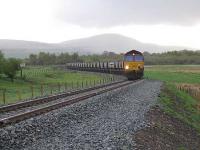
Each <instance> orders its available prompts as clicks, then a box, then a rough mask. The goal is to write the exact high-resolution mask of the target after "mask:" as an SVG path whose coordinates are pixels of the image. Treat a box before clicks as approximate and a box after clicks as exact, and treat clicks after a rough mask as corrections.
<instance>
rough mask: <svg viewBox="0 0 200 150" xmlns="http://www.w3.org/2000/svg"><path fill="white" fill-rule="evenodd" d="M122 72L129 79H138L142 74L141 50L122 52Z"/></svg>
mask: <svg viewBox="0 0 200 150" xmlns="http://www.w3.org/2000/svg"><path fill="white" fill-rule="evenodd" d="M123 63H124V74H125V76H126V77H127V78H128V79H129V80H133V79H138V78H141V77H143V75H144V56H143V54H142V53H141V52H139V51H136V50H131V51H129V52H127V53H126V54H124V61H123Z"/></svg>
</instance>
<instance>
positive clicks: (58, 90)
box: [58, 83, 61, 92]
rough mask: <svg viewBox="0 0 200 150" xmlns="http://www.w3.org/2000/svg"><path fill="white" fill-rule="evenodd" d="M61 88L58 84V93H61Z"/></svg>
mask: <svg viewBox="0 0 200 150" xmlns="http://www.w3.org/2000/svg"><path fill="white" fill-rule="evenodd" d="M60 90H61V88H60V83H58V91H59V92H60Z"/></svg>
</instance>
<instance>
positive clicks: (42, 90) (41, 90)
mask: <svg viewBox="0 0 200 150" xmlns="http://www.w3.org/2000/svg"><path fill="white" fill-rule="evenodd" d="M40 92H41V96H43V94H44V87H43V84H41V85H40Z"/></svg>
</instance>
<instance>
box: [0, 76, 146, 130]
mask: <svg viewBox="0 0 200 150" xmlns="http://www.w3.org/2000/svg"><path fill="white" fill-rule="evenodd" d="M139 82H143V80H136V81H125V80H124V81H118V82H114V83H110V84H106V85H100V86H96V87H92V88H88V89H82V90H78V91H72V92H66V93H61V94H57V95H52V96H49V97H44V98H39V99H34V100H30V101H24V102H20V103H16V104H11V105H7V106H3V107H0V127H4V126H6V125H9V124H12V123H16V122H19V121H22V120H25V119H28V118H31V117H34V116H37V115H40V114H43V113H47V112H49V111H52V110H55V109H58V108H61V107H65V106H67V105H71V104H74V103H77V102H80V101H82V100H85V99H87V98H90V97H93V96H96V95H99V94H102V93H105V92H108V91H111V90H114V89H117V88H120V87H123V86H127V85H129V84H133V83H135V84H137V83H139Z"/></svg>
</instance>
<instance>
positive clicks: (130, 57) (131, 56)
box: [124, 55, 144, 61]
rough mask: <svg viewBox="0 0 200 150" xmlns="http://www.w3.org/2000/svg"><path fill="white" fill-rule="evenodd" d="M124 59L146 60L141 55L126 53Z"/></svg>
mask: <svg viewBox="0 0 200 150" xmlns="http://www.w3.org/2000/svg"><path fill="white" fill-rule="evenodd" d="M124 61H144V57H143V56H141V55H126V56H124Z"/></svg>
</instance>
